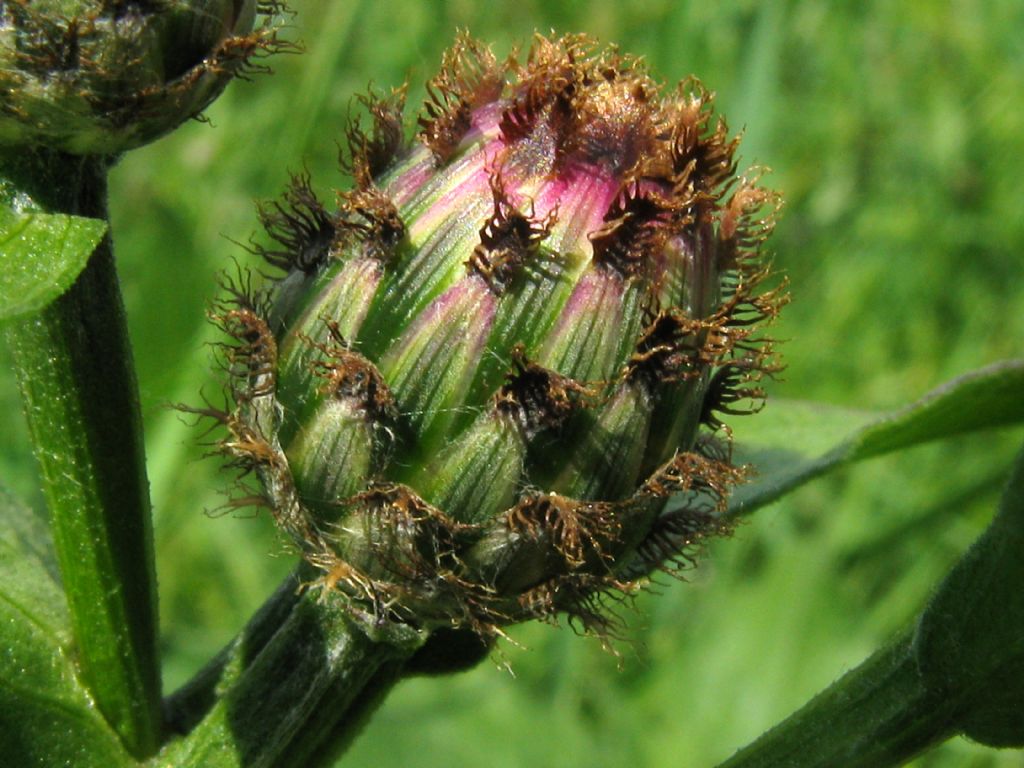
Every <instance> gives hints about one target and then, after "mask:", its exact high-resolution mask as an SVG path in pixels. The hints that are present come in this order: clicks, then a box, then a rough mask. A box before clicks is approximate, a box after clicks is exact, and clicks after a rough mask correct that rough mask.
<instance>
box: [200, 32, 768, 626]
mask: <svg viewBox="0 0 1024 768" xmlns="http://www.w3.org/2000/svg"><path fill="white" fill-rule="evenodd" d="M428 93H429V96H430V98H429V100H428V101H427V103H426V105H425V107H424V110H423V112H422V114H421V115H420V116H419V119H418V127H419V132H418V134H417V135H416V137H415V138H414V139H411V140H407V139H406V138H405V134H404V131H403V127H402V110H403V102H404V90H399V91H395V92H393V93H392V94H390V95H389V96H387V97H385V98H367V99H366V105H367V107H368V112H369V114H370V116H371V118H372V125H370V127H369V128H367V129H365V130H364V129H363V128H361V127H360V126H359V125H358V123H356V124H355V125H353V126H352V127H350V129H349V130H348V151H347V152H346V153H344V155H345V165H346V168H347V170H348V171H350V173H351V175H352V177H353V180H354V186H353V188H352V189H349V190H347V191H344V192H340V193H339V195H338V201H339V205H338V208H337V210H334V211H331V210H328V209H327V208H326V207H325V206H324V205H323V204H322V203H321V202H320V201H319V200H318V199H317V197H316V196H315V194H314V193H313V191H312V189H311V186H310V183H309V179H308V177H306V176H298V177H296V178H295V179H293V183H292V186H291V188H290V189H289V191H288V192H287V193H286V194H285V197H284V199H283V200H282V201H281V202H279V203H274V204H272V205H269V206H264V207H263V208H262V209H261V219H262V221H263V224H264V225H265V228H266V230H267V232H268V233H269V235H270V237H271V238H272V239H273V241H274V242H275V245H274V246H272V247H266V248H260V249H258V250H260V251H261V252H262V255H263V256H264V257H265V258H266V260H267V261H268V262H269V263H270V264H271V265H273V266H274V267H276V268H279V269H280V271H281V272H282V275H281V276H280V278H279V279H277V280H276V281H274V282H273V283H272V284H271V285H269V286H267V287H263V288H253V287H252V286H251V285H249V280H248V279H247V278H246V277H244V276H243V278H242V279H241V280H240V281H234V282H232V283H231V284H230V285H229V289H230V290H229V294H230V295H229V298H227V299H226V300H225V301H224V302H223V303H222V304H221V305H220V306H219V307H218V308H217V312H216V316H217V319H218V321H219V323H220V325H221V326H222V327H223V328H224V330H225V331H227V333H228V334H229V335H230V336H231V338H232V339H233V341H232V342H231V343H230V344H229V345H228V346H227V350H226V355H225V364H226V367H227V369H228V371H229V373H230V382H231V383H230V393H231V396H232V402H233V406H232V408H231V409H229V412H223V413H222V412H219V411H214V410H213V409H209V411H208V412H209V413H212V414H213V415H215V416H217V417H218V418H220V419H221V420H222V421H224V422H225V423H226V425H227V426H228V430H229V437H228V438H227V439H226V440H224V442H223V444H222V449H223V450H224V451H225V452H226V453H227V454H228V455H229V456H230V457H231V461H232V463H233V465H234V466H236V467H238V468H239V469H240V470H242V472H243V474H249V473H255V474H256V475H257V476H258V477H259V481H260V489H259V490H258V491H256V492H255V494H256V496H258V500H259V501H260V502H261V503H263V504H265V505H266V506H267V507H269V509H270V510H271V511H272V513H273V515H274V517H275V519H276V521H277V523H278V524H279V525H280V526H281V527H282V528H283V529H284V530H285V531H286V532H287V533H288V534H289V536H290V537H291V538H292V539H293V540H294V541H295V543H296V544H297V546H298V547H299V548H300V549H301V551H302V553H303V554H304V556H305V557H306V558H307V560H308V561H309V562H310V563H312V564H313V565H314V566H315V567H316V568H317V569H318V570H319V572H320V574H321V576H320V577H319V579H318V581H317V586H318V587H319V588H321V589H322V590H324V591H325V593H328V594H331V595H336V596H338V598H339V599H342V600H343V601H345V602H346V604H347V605H348V607H349V610H350V612H351V614H352V615H353V616H354V617H356V618H358V619H359V620H360V621H361V622H362V624H363V626H364V627H366V628H369V629H373V630H379V629H382V628H387V627H388V626H392V625H397V624H406V625H412V626H414V627H416V628H420V629H425V630H431V629H435V628H438V627H449V628H451V627H455V628H469V629H472V630H474V631H476V632H479V633H480V634H481V635H484V636H488V635H490V634H493V633H494V632H495V631H497V630H498V629H499V628H500V627H501V626H503V625H506V624H509V623H512V622H518V621H522V620H524V619H528V618H534V617H538V618H549V617H552V616H554V615H556V614H558V613H563V612H564V613H567V614H568V615H569V616H571V617H573V618H575V619H579V620H581V621H582V622H583V623H584V624H585V625H587V626H588V627H592V628H598V629H600V628H601V627H602V626H603V625H604V622H605V618H604V617H605V613H604V612H603V611H602V603H603V597H604V596H607V595H615V594H622V593H627V594H628V593H631V592H633V591H634V590H635V589H636V588H637V586H638V585H640V584H641V583H642V581H643V579H644V578H645V577H646V576H647V575H648V574H650V573H651V572H652V571H654V570H656V569H666V570H669V571H675V570H677V569H678V568H681V567H685V566H686V565H687V564H689V563H690V562H691V560H692V557H693V556H694V555H695V554H696V551H697V550H698V549H699V547H700V545H701V542H702V541H703V540H705V539H706V538H707V537H709V536H712V535H716V534H722V533H725V532H727V531H728V525H727V524H726V523H724V522H723V520H722V517H721V515H720V513H721V511H722V509H723V505H724V504H725V500H726V497H727V494H728V491H729V488H730V487H731V486H732V485H733V484H735V483H736V482H737V481H739V480H740V479H741V476H742V470H741V469H739V468H737V467H734V466H732V464H731V463H730V460H729V457H730V451H729V433H728V429H727V428H726V427H724V425H723V424H722V422H721V421H720V416H721V414H723V413H726V414H728V413H736V412H741V411H744V410H756V409H757V407H758V405H759V402H760V399H761V397H762V393H761V391H760V389H759V387H758V385H757V381H758V379H759V378H760V377H761V376H762V375H763V374H765V373H771V372H773V371H775V370H777V364H776V362H775V360H774V357H773V351H772V345H771V342H770V340H768V339H766V338H764V337H762V336H761V335H760V330H759V328H760V326H761V325H763V324H764V323H765V322H766V321H769V320H771V319H772V318H773V317H774V316H775V314H776V313H777V311H778V309H779V307H780V306H781V305H782V304H783V303H784V301H785V296H784V295H783V293H782V292H781V290H780V288H778V287H776V288H775V289H774V290H763V289H760V288H759V285H760V284H761V283H762V281H763V280H764V278H765V277H766V276H767V274H768V270H767V266H766V264H765V261H764V259H763V257H762V254H761V247H762V242H763V241H764V239H765V237H766V235H767V234H768V233H769V231H770V229H771V226H772V216H773V214H774V211H775V209H776V207H777V199H776V196H775V195H774V194H773V193H772V192H770V191H768V190H766V189H764V188H763V187H761V186H760V184H759V181H758V178H757V176H756V175H754V176H753V177H743V176H737V175H736V173H735V161H734V155H735V152H736V148H737V140H736V139H734V138H730V137H729V135H728V132H727V129H726V126H725V123H724V122H723V121H722V120H717V121H716V120H715V119H714V118H713V116H712V112H711V108H710V96H709V94H708V93H707V92H706V91H705V90H704V89H703V88H702V87H701V86H700V84H699V83H697V82H696V81H692V80H691V81H688V82H685V83H683V84H681V85H680V86H678V87H677V88H675V89H672V90H665V89H663V88H662V87H660V86H659V85H658V84H656V83H654V82H653V81H652V80H651V79H650V78H649V76H648V75H647V74H646V73H645V71H644V68H643V66H642V64H641V62H639V61H638V60H636V59H632V58H630V57H628V56H624V55H620V54H619V53H617V52H615V51H608V50H605V51H601V50H598V49H597V47H596V46H595V44H594V43H593V42H592V41H590V40H588V39H586V38H584V37H565V38H562V39H548V38H544V37H538V38H536V40H535V41H534V43H533V46H532V47H531V49H530V51H529V53H528V56H527V57H526V61H525V63H523V64H520V63H518V62H517V61H516V60H515V59H514V58H510V59H509V60H508V61H505V62H499V61H498V60H497V59H496V58H495V57H494V56H493V55H492V53H491V52H490V51H489V50H488V49H487V48H485V47H484V46H482V45H480V44H478V43H476V42H474V41H472V40H470V39H468V38H465V37H463V38H460V39H459V40H458V41H457V42H456V45H455V46H454V48H453V49H452V50H451V51H449V52H448V53H447V54H446V56H445V58H444V61H443V64H442V68H441V72H440V74H439V75H438V76H437V77H436V78H435V79H434V80H432V81H431V83H430V84H429V86H428ZM252 495H253V491H249V492H246V493H243V494H242V497H244V498H239V499H238V501H237V503H239V504H243V503H251V502H252V501H253V498H252ZM670 499H672V503H671V504H667V502H668V501H669V500H670Z"/></svg>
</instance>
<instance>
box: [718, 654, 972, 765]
mask: <svg viewBox="0 0 1024 768" xmlns="http://www.w3.org/2000/svg"><path fill="white" fill-rule="evenodd" d="M954 709H955V703H954V702H953V700H952V698H951V697H943V696H941V695H938V694H936V693H935V692H934V691H928V690H926V689H925V686H924V682H923V679H922V677H921V674H920V672H919V670H918V666H917V661H916V658H915V654H914V650H913V645H912V640H911V636H910V635H906V636H904V637H902V638H900V639H899V640H898V641H896V642H895V643H893V644H892V645H891V646H889V647H888V648H884V649H882V650H880V651H878V652H876V653H875V654H874V655H873V656H872V657H871V658H869V659H868V660H867V661H865V662H864V663H863V664H861V665H860V666H859V667H857V668H856V669H854V670H853V671H851V672H849V673H847V674H846V675H845V676H843V677H842V678H840V679H839V680H838V681H836V682H835V683H833V684H832V685H831V686H830V687H829V688H827V689H826V690H824V691H823V692H821V693H819V694H818V695H817V696H815V697H814V698H813V699H812V700H811V701H810V702H808V703H807V704H806V705H805V706H804V707H803V708H802V709H800V710H799V711H797V712H796V713H795V714H793V715H791V716H790V717H789V718H787V719H786V720H785V721H783V722H782V723H780V724H779V725H777V726H775V727H774V728H772V729H771V730H770V731H768V732H767V733H765V734H764V735H763V736H761V737H760V738H759V739H757V741H755V742H753V743H752V744H750V745H748V746H747V747H745V748H744V749H742V750H740V751H739V752H737V753H736V754H735V755H733V756H732V757H731V758H730V759H728V760H726V761H725V762H724V763H722V764H721V765H720V766H719V768H782V767H783V766H800V768H826V767H827V766H843V768H859V767H861V766H863V768H885V766H897V765H903V764H904V763H905V762H907V761H908V760H910V759H911V758H912V757H914V756H915V755H917V754H919V753H921V752H923V751H924V750H926V749H928V748H929V747H932V746H934V745H936V744H938V743H939V742H942V741H945V740H946V739H948V738H949V737H950V736H953V735H954V733H955V732H956V727H955V725H954V715H955V711H954Z"/></svg>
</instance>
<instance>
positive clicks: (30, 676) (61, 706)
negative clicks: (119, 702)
mask: <svg viewBox="0 0 1024 768" xmlns="http://www.w3.org/2000/svg"><path fill="white" fill-rule="evenodd" d="M67 623H68V617H67V607H66V605H65V603H64V595H63V593H62V592H61V589H60V586H59V584H58V582H57V576H56V567H55V565H54V558H53V552H52V547H51V545H50V542H49V540H48V538H47V533H46V527H45V525H44V524H43V522H42V521H41V520H39V519H38V518H37V517H36V516H35V515H34V514H33V513H32V512H31V511H30V510H28V509H26V508H24V507H23V506H21V505H20V504H18V503H17V502H16V501H15V500H14V499H13V498H12V497H11V496H10V495H9V494H8V493H7V492H6V491H4V490H3V489H0V648H2V649H3V651H2V653H0V755H3V762H4V764H5V765H6V764H10V765H32V766H38V767H39V768H46V767H47V766H66V765H75V766H83V768H91V766H95V767H96V768H108V767H110V768H116V766H121V765H133V764H134V763H133V762H132V761H131V760H130V758H129V757H128V756H127V754H126V753H125V752H124V750H123V749H122V748H121V744H120V742H119V741H118V739H117V736H116V735H115V734H114V732H113V731H111V729H110V727H109V726H108V725H107V724H106V721H105V720H104V719H103V718H102V717H101V716H100V714H99V712H98V711H97V710H96V708H95V706H94V705H93V703H92V700H91V698H90V697H89V695H88V693H87V692H86V690H85V688H84V687H83V686H82V684H81V682H80V681H79V679H78V676H77V672H76V669H75V666H74V662H73V658H74V652H73V649H72V648H71V647H70V632H69V631H68V629H67Z"/></svg>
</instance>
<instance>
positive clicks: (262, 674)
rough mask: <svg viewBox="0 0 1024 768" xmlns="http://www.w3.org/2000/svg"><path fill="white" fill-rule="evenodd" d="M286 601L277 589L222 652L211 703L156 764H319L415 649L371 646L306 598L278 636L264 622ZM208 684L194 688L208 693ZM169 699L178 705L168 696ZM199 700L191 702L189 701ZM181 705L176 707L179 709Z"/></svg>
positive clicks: (331, 610) (211, 767)
mask: <svg viewBox="0 0 1024 768" xmlns="http://www.w3.org/2000/svg"><path fill="white" fill-rule="evenodd" d="M287 603H288V599H287V597H286V596H285V594H284V593H283V592H282V591H280V590H279V591H278V593H277V595H275V597H274V598H273V599H272V601H271V603H270V604H268V608H267V610H266V612H261V613H265V615H264V616H263V618H262V619H261V618H256V619H254V620H253V622H252V623H250V625H249V627H248V628H247V629H246V631H245V632H243V635H242V637H241V638H240V639H239V641H238V642H236V643H233V644H232V645H231V646H229V648H228V649H227V651H226V654H225V658H224V659H223V663H222V665H221V666H220V673H219V675H218V677H219V681H218V684H217V685H216V687H215V689H214V692H215V693H220V696H219V698H217V700H216V703H214V704H213V706H212V707H210V708H209V710H208V711H207V712H206V714H205V717H203V719H202V721H201V722H199V723H198V725H196V726H195V728H193V729H192V731H191V732H190V733H189V734H188V735H187V736H185V737H183V738H181V739H179V740H177V741H175V742H172V743H171V744H169V745H168V746H167V747H166V748H165V749H164V750H163V751H162V752H161V753H160V754H159V755H158V756H157V758H156V764H157V765H161V766H164V765H168V766H171V765H173V766H179V765H182V766H185V765H188V766H199V765H201V766H204V768H243V766H244V768H257V767H262V768H269V767H270V766H274V767H275V768H279V767H281V766H300V765H301V766H311V765H320V764H321V762H320V759H319V758H320V756H321V755H324V754H329V755H331V756H332V757H333V756H336V755H337V754H338V751H337V745H338V744H339V743H340V744H344V745H347V744H348V743H349V742H351V740H352V738H354V736H355V734H356V733H357V732H358V730H359V729H360V728H361V727H362V725H363V723H364V722H365V720H366V717H367V715H368V713H369V712H370V711H372V708H373V707H374V706H376V704H378V703H379V702H380V701H381V700H382V699H383V697H384V695H385V694H386V693H387V691H388V690H390V688H391V687H392V686H393V685H394V683H395V682H397V681H398V679H399V677H400V672H401V668H402V665H403V663H404V661H405V659H407V658H408V657H409V656H410V655H411V654H412V653H413V652H414V651H415V650H416V647H417V644H416V643H409V644H408V645H405V646H396V645H393V644H391V643H386V642H378V641H375V640H372V639H370V638H369V637H368V636H367V635H366V634H365V633H364V632H363V631H362V630H361V629H359V628H357V627H356V626H354V625H353V624H352V622H351V620H350V619H349V617H348V614H347V613H346V612H345V610H344V608H343V607H342V606H340V605H338V604H337V601H336V600H331V599H326V600H325V599H322V597H321V596H320V595H318V594H316V593H314V591H307V592H305V593H304V594H303V595H302V596H301V597H299V598H298V599H297V600H295V601H294V603H293V605H292V608H291V611H290V613H288V615H287V617H285V618H284V621H283V622H282V623H281V624H280V626H279V627H278V629H277V631H276V632H274V633H273V635H272V636H270V637H268V636H267V629H268V624H269V618H270V617H272V616H276V617H279V616H280V613H281V611H280V610H279V609H281V608H284V607H285V606H286V605H287ZM209 682H210V681H209V680H206V681H205V682H200V683H199V684H198V690H209V688H208V685H209ZM175 698H178V695H177V694H176V696H175ZM193 701H195V703H197V704H198V703H199V699H193ZM179 703H180V704H184V703H185V702H184V701H181V702H179Z"/></svg>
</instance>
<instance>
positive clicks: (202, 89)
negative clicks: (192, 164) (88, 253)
mask: <svg viewBox="0 0 1024 768" xmlns="http://www.w3.org/2000/svg"><path fill="white" fill-rule="evenodd" d="M280 8H281V5H280V3H279V2H258V0H4V2H2V3H0V93H2V94H3V100H2V101H0V148H3V147H4V146H10V147H31V146H46V147H49V148H51V149H55V150H58V151H62V152H67V153H71V154H101V155H104V154H116V153H118V152H121V151H124V150H127V149H132V148H134V147H137V146H140V145H142V144H145V143H147V142H149V141H152V140H153V139H155V138H157V137H159V136H161V135H162V134H164V133H166V132H167V131H169V130H171V129H172V128H174V127H176V126H177V125H178V124H180V123H182V122H184V121H185V120H187V119H189V118H190V117H194V116H195V115H197V114H199V112H200V111H201V110H203V109H204V108H205V107H206V106H207V105H208V104H209V103H210V102H211V101H213V100H214V99H215V98H216V97H217V95H218V94H219V93H220V92H221V91H222V90H223V88H224V86H225V85H226V84H227V83H228V81H229V80H230V79H231V78H232V77H235V76H237V75H239V74H245V73H246V72H247V71H252V69H253V65H252V61H253V59H254V57H257V56H259V55H261V54H262V53H263V52H266V51H269V50H273V49H275V48H278V47H280V46H281V45H282V43H280V42H279V41H278V40H277V39H276V36H275V31H274V28H273V26H272V25H270V24H264V25H262V26H258V27H256V28H255V31H254V25H255V24H256V22H255V19H256V16H257V14H259V13H264V14H274V13H276V12H278V11H279V10H280Z"/></svg>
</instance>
